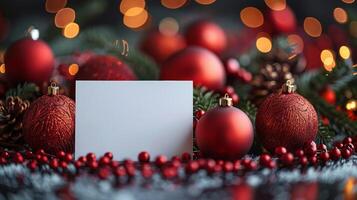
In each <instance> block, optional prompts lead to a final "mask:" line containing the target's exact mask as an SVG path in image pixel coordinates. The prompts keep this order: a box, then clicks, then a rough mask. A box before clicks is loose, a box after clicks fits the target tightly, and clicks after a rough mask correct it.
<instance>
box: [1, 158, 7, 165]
mask: <svg viewBox="0 0 357 200" xmlns="http://www.w3.org/2000/svg"><path fill="white" fill-rule="evenodd" d="M6 163H7V160H6V158H4V157H0V165H5V164H6Z"/></svg>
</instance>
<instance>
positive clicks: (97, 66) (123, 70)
mask: <svg viewBox="0 0 357 200" xmlns="http://www.w3.org/2000/svg"><path fill="white" fill-rule="evenodd" d="M76 79H77V80H135V79H136V76H135V74H134V73H133V71H132V70H131V69H130V68H129V67H128V66H127V65H126V64H125V63H124V62H122V61H120V60H118V59H117V58H116V57H114V56H108V55H97V56H93V57H91V58H90V59H89V60H88V61H87V62H86V63H85V64H84V65H83V66H81V67H80V69H79V72H78V73H77V75H76Z"/></svg>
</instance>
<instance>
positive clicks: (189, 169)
mask: <svg viewBox="0 0 357 200" xmlns="http://www.w3.org/2000/svg"><path fill="white" fill-rule="evenodd" d="M199 168H200V165H199V164H198V162H197V161H189V162H188V163H187V165H186V167H185V171H186V173H187V174H193V173H195V172H197V171H198V169H199Z"/></svg>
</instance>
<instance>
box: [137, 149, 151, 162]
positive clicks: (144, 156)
mask: <svg viewBox="0 0 357 200" xmlns="http://www.w3.org/2000/svg"><path fill="white" fill-rule="evenodd" d="M138 160H139V161H140V162H149V161H150V154H149V153H148V152H146V151H142V152H140V153H139V155H138Z"/></svg>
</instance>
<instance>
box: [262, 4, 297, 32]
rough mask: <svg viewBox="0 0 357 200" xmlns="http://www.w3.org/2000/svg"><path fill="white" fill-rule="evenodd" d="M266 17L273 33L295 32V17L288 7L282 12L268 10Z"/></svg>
mask: <svg viewBox="0 0 357 200" xmlns="http://www.w3.org/2000/svg"><path fill="white" fill-rule="evenodd" d="M268 17H269V19H270V23H271V25H272V26H273V29H274V32H277V33H291V32H294V31H295V30H296V26H297V25H296V17H295V14H294V12H293V10H291V8H289V7H288V6H287V7H286V8H285V9H284V10H278V11H277V10H269V12H268Z"/></svg>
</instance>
